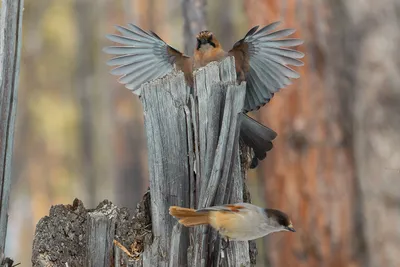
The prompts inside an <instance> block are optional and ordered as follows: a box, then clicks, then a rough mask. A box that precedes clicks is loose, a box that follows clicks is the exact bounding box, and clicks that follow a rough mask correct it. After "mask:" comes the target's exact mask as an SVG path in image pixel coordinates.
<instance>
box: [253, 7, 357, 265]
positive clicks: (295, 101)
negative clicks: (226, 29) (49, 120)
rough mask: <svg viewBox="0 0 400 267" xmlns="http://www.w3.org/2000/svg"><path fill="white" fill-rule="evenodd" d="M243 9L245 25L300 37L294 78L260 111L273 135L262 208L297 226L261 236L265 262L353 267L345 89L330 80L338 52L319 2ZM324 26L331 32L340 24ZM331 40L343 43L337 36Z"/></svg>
mask: <svg viewBox="0 0 400 267" xmlns="http://www.w3.org/2000/svg"><path fill="white" fill-rule="evenodd" d="M333 2H334V1H332V5H336V4H333ZM246 11H247V13H248V16H249V20H250V24H251V25H250V26H253V25H257V24H262V25H265V24H268V23H271V22H273V21H276V20H281V21H282V22H283V23H282V25H281V28H288V27H289V28H295V29H296V30H297V31H296V33H295V34H294V36H295V37H297V38H302V39H305V44H304V45H302V46H300V50H302V51H303V52H305V54H306V56H305V58H304V62H305V66H304V67H302V68H299V72H300V74H301V78H300V79H299V80H297V81H295V82H294V84H293V85H292V86H289V87H287V88H285V89H283V90H281V91H280V92H279V93H277V94H275V96H274V98H273V99H272V100H271V102H270V103H269V104H268V105H267V106H266V107H264V108H262V109H261V112H260V113H261V121H262V122H263V123H265V124H267V125H268V126H270V127H271V128H272V129H274V130H275V131H276V132H277V133H278V137H277V139H276V140H275V141H274V149H273V150H272V151H271V153H269V154H268V159H267V160H266V162H264V163H263V164H264V167H265V166H266V167H265V168H264V169H263V171H264V175H265V176H264V181H265V188H266V189H265V192H266V201H267V203H268V204H267V205H268V206H269V207H271V208H278V209H282V210H284V211H286V212H288V213H289V215H290V216H291V217H292V221H293V223H294V225H295V227H296V229H298V231H297V233H296V235H285V236H283V235H281V236H278V235H275V236H270V237H269V238H268V240H269V246H268V247H267V254H268V256H269V259H270V262H271V266H307V267H312V266H338V267H339V266H359V260H360V258H361V257H362V253H363V249H362V245H360V244H362V243H363V235H362V230H361V228H360V224H359V205H358V201H359V197H360V196H359V193H358V185H357V179H356V173H355V169H354V164H355V162H354V155H353V147H352V145H351V141H350V140H349V137H348V135H347V131H346V126H345V124H346V121H347V120H348V119H349V118H346V117H344V118H343V117H341V116H340V115H339V114H340V112H341V109H340V108H338V107H340V103H341V97H346V95H347V94H348V93H349V92H348V91H351V90H352V88H347V90H348V91H346V92H343V91H339V90H337V88H335V87H334V86H333V85H332V80H334V81H337V80H340V79H341V78H342V77H343V75H340V74H339V75H333V74H332V65H331V64H333V63H332V62H333V61H335V60H337V59H336V58H337V57H339V58H340V57H341V56H339V55H341V54H342V53H343V51H338V50H335V51H336V54H333V53H332V50H331V49H333V48H331V47H332V45H333V44H332V43H330V42H328V41H327V40H328V39H327V38H328V34H330V33H328V32H327V29H328V20H327V19H328V17H327V16H328V15H327V6H326V3H324V1H266V0H265V1H254V0H252V1H247V2H246ZM265 14H268V16H265ZM335 18H336V19H337V20H342V19H343V17H342V16H341V15H336V16H335ZM343 23H344V22H343ZM329 25H331V26H332V27H333V31H334V30H335V28H336V27H341V26H340V25H338V24H335V23H330V24H329ZM343 26H344V25H343ZM345 27H348V25H346V26H345ZM343 29H345V28H344V27H343V28H341V29H340V30H341V31H343ZM336 42H343V36H340V37H338V39H337V40H336ZM332 75H333V76H332ZM350 94H351V93H350ZM347 117H351V114H347ZM349 141H350V142H349Z"/></svg>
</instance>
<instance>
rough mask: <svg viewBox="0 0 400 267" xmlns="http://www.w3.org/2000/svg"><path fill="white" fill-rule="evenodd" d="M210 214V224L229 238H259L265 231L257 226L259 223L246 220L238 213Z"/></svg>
mask: <svg viewBox="0 0 400 267" xmlns="http://www.w3.org/2000/svg"><path fill="white" fill-rule="evenodd" d="M213 215H214V216H210V219H211V220H210V224H211V226H212V227H213V228H215V229H216V230H217V231H218V232H219V233H220V235H222V236H226V237H228V238H229V239H231V240H240V241H248V240H253V239H257V238H260V237H262V236H264V235H265V234H266V233H265V231H262V229H260V228H259V223H258V222H255V221H250V222H249V221H248V220H246V219H245V218H244V217H243V216H242V214H239V213H236V214H234V213H222V212H218V213H214V214H213Z"/></svg>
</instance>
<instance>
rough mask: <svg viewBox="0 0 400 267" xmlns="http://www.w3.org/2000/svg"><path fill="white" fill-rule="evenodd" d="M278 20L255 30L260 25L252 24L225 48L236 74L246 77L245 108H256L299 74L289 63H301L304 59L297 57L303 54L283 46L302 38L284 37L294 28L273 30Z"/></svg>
mask: <svg viewBox="0 0 400 267" xmlns="http://www.w3.org/2000/svg"><path fill="white" fill-rule="evenodd" d="M279 23H280V22H274V23H271V24H269V25H267V26H265V27H264V28H262V29H260V30H258V31H257V29H258V27H259V26H256V27H253V28H252V29H251V30H250V31H249V32H248V33H247V34H246V36H245V37H244V38H243V39H241V40H239V41H237V42H236V43H235V45H234V46H233V48H232V49H231V50H230V51H229V52H228V54H229V55H231V56H234V57H235V63H236V72H237V74H238V78H239V79H240V80H246V84H247V85H246V87H247V88H246V98H245V103H244V111H245V112H249V111H252V110H256V109H259V108H260V107H261V106H263V105H265V104H266V103H268V102H269V100H270V99H271V98H272V97H273V96H274V93H276V92H277V91H278V90H279V89H281V88H283V87H285V86H287V85H289V84H291V79H292V78H299V77H300V75H299V74H298V73H297V72H296V71H294V70H293V69H291V68H289V67H288V65H292V66H302V65H303V62H302V61H300V60H298V59H299V58H302V57H303V56H304V54H303V53H301V52H299V51H296V50H292V49H288V48H284V47H293V46H297V45H300V44H302V43H303V41H302V40H300V39H292V38H284V37H287V36H289V35H291V34H293V33H294V32H295V30H293V29H283V30H278V31H273V30H274V29H275V28H276V27H277V26H278V25H279Z"/></svg>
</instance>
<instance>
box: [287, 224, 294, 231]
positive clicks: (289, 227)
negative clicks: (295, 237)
mask: <svg viewBox="0 0 400 267" xmlns="http://www.w3.org/2000/svg"><path fill="white" fill-rule="evenodd" d="M286 229H287V230H288V231H290V232H296V230H295V229H294V228H293V225H292V224H289V226H288V227H286Z"/></svg>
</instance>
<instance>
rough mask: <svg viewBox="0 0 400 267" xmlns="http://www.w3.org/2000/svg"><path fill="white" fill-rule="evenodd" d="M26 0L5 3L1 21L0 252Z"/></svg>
mask: <svg viewBox="0 0 400 267" xmlns="http://www.w3.org/2000/svg"><path fill="white" fill-rule="evenodd" d="M23 5H24V1H23V0H3V1H2V5H1V18H0V175H1V177H0V179H1V180H0V183H1V184H0V201H1V205H0V251H1V252H4V247H5V241H6V233H7V219H8V200H9V196H10V186H11V167H12V166H11V160H12V152H13V143H14V125H15V118H16V109H17V95H18V82H19V65H20V64H19V63H20V58H21V43H22V41H21V39H22V34H21V32H22V13H23Z"/></svg>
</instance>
